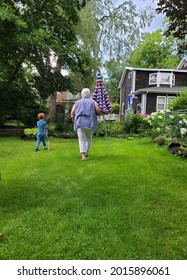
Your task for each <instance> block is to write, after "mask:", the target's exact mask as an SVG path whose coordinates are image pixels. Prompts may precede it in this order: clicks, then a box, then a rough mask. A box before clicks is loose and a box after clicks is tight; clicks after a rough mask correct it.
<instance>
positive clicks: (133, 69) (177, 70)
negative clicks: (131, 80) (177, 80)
mask: <svg viewBox="0 0 187 280" xmlns="http://www.w3.org/2000/svg"><path fill="white" fill-rule="evenodd" d="M184 59H186V58H184ZM181 63H182V61H181ZM183 63H184V61H183ZM179 65H180V64H179ZM182 65H183V64H182ZM182 65H181V66H182ZM181 66H180V67H181ZM128 71H149V72H179V73H187V70H184V69H183V70H180V68H179V66H178V68H177V69H166V68H164V69H160V68H136V67H125V69H124V71H123V74H122V77H121V80H120V82H119V86H118V88H121V87H122V83H123V81H124V79H125V76H126V74H127V72H128Z"/></svg>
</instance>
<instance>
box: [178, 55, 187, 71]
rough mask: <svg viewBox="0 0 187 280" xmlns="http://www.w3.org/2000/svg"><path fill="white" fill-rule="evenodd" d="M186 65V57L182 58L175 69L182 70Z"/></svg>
mask: <svg viewBox="0 0 187 280" xmlns="http://www.w3.org/2000/svg"><path fill="white" fill-rule="evenodd" d="M186 63H187V57H183V59H182V60H181V61H180V63H179V65H178V67H177V69H182V67H183V66H184V65H185V64H186Z"/></svg>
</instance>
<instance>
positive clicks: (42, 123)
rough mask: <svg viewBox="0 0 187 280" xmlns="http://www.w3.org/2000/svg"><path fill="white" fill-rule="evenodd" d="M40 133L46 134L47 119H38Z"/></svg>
mask: <svg viewBox="0 0 187 280" xmlns="http://www.w3.org/2000/svg"><path fill="white" fill-rule="evenodd" d="M37 127H38V135H45V134H46V121H37Z"/></svg>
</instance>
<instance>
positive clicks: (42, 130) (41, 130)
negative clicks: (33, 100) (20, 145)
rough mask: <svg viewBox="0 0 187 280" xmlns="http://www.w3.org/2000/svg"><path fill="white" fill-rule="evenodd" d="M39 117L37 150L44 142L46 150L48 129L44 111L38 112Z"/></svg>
mask: <svg viewBox="0 0 187 280" xmlns="http://www.w3.org/2000/svg"><path fill="white" fill-rule="evenodd" d="M38 119H39V121H37V127H38V133H37V141H36V149H35V151H36V152H38V151H39V150H38V149H39V146H40V143H41V142H42V144H43V147H44V150H46V149H47V147H46V138H47V130H46V125H47V123H46V121H45V120H44V119H45V114H44V113H39V114H38Z"/></svg>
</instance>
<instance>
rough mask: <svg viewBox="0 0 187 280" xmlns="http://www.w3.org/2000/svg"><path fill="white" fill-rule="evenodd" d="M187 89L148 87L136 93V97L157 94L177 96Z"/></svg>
mask: <svg viewBox="0 0 187 280" xmlns="http://www.w3.org/2000/svg"><path fill="white" fill-rule="evenodd" d="M184 89H186V87H148V88H141V89H138V90H136V91H135V92H134V94H135V95H139V94H141V93H157V94H159V93H160V94H161V93H164V94H177V93H179V92H181V91H183V90H184Z"/></svg>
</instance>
